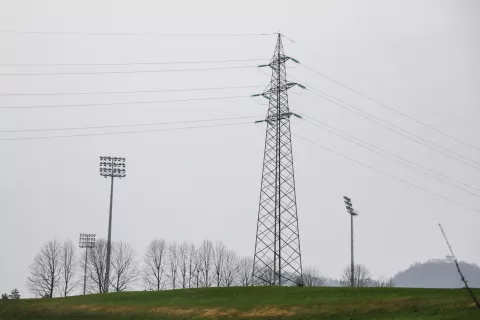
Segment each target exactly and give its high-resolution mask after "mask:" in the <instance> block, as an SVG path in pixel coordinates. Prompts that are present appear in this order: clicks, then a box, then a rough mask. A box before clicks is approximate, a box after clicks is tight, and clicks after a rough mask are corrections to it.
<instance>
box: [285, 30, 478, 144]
mask: <svg viewBox="0 0 480 320" xmlns="http://www.w3.org/2000/svg"><path fill="white" fill-rule="evenodd" d="M283 36H284V37H285V38H286V39H288V40H290V41H291V42H293V43H295V44H298V45H300V46H302V47H305V48H307V49H309V50H312V51H316V50H313V49H310V48H308V47H307V46H305V45H303V44H300V43H299V42H297V41H295V40H293V39H291V38H289V37H286V36H285V35H283ZM300 65H302V66H303V67H304V68H306V69H308V70H310V71H312V72H314V73H316V74H318V75H320V76H322V77H324V78H325V79H328V80H330V81H332V82H334V83H336V84H338V85H340V86H342V87H344V88H345V89H348V90H350V91H352V92H354V93H356V94H358V95H360V96H362V97H364V98H367V99H368V100H370V101H372V102H374V103H376V104H378V105H379V106H382V107H384V108H386V109H388V110H390V111H392V112H394V113H396V114H398V115H401V116H402V117H405V118H407V119H409V120H411V121H414V122H416V123H418V124H420V125H422V126H424V127H426V128H429V129H430V130H433V131H435V132H437V133H439V134H441V135H443V136H446V137H448V138H450V139H453V140H455V141H457V142H459V143H461V144H463V145H466V146H468V147H470V148H472V149H475V150H477V151H480V148H478V147H476V146H474V145H472V144H470V143H468V142H466V141H464V140H462V139H460V138H457V137H455V136H454V135H452V134H449V133H446V132H444V131H441V130H439V129H437V128H435V127H433V126H432V125H429V124H427V123H425V122H423V121H420V120H418V119H416V118H414V117H412V116H410V115H408V114H406V113H404V112H402V111H400V110H398V109H396V108H393V107H390V106H388V105H386V104H384V103H382V102H380V101H378V100H377V99H375V98H373V97H371V96H369V95H367V94H364V93H362V92H360V91H358V90H356V89H354V88H352V87H350V86H348V85H346V84H343V83H341V82H340V81H337V80H335V79H333V78H332V77H330V76H327V75H326V74H324V73H322V72H320V71H317V70H315V69H313V68H311V67H309V66H307V65H305V64H304V63H301V62H300Z"/></svg>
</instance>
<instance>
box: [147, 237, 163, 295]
mask: <svg viewBox="0 0 480 320" xmlns="http://www.w3.org/2000/svg"><path fill="white" fill-rule="evenodd" d="M166 251H167V250H166V243H165V240H164V239H157V240H153V241H152V242H151V243H150V245H149V246H148V249H147V252H146V253H145V258H144V262H145V267H144V269H143V282H144V286H145V288H146V289H147V290H156V291H160V290H161V289H163V287H164V280H163V278H164V275H165V265H166V260H165V258H166Z"/></svg>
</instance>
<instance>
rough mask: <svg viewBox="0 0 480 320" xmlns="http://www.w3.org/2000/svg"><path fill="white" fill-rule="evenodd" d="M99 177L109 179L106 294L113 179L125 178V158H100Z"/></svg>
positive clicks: (106, 289)
mask: <svg viewBox="0 0 480 320" xmlns="http://www.w3.org/2000/svg"><path fill="white" fill-rule="evenodd" d="M100 175H101V176H103V177H105V178H107V177H110V178H111V181H110V211H109V215H108V240H107V262H106V270H105V282H104V285H105V288H104V290H103V291H104V292H108V289H109V285H110V255H111V246H112V208H113V178H125V176H126V174H125V158H119V157H100Z"/></svg>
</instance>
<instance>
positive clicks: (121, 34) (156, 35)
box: [0, 30, 276, 38]
mask: <svg viewBox="0 0 480 320" xmlns="http://www.w3.org/2000/svg"><path fill="white" fill-rule="evenodd" d="M0 33H16V34H30V35H55V36H115V37H116V36H121V37H124V36H127V37H132V36H134V37H137V36H142V37H143V36H149V37H187V38H188V37H248V36H269V35H273V34H276V33H183V34H182V33H177V34H174V33H98V32H57V31H31V30H0Z"/></svg>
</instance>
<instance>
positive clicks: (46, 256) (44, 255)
mask: <svg viewBox="0 0 480 320" xmlns="http://www.w3.org/2000/svg"><path fill="white" fill-rule="evenodd" d="M61 270H62V264H61V245H60V243H59V242H58V241H57V240H51V241H49V242H47V243H45V244H44V245H43V246H42V249H41V250H40V252H39V253H38V254H37V255H36V256H35V259H34V260H33V263H32V264H31V265H30V277H28V278H27V287H28V289H29V290H30V292H32V293H33V294H35V295H36V296H38V297H44V296H48V297H50V298H52V297H53V293H54V291H55V290H56V289H57V288H58V285H59V282H60V276H61Z"/></svg>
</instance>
